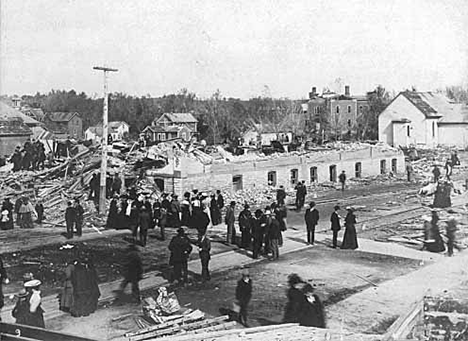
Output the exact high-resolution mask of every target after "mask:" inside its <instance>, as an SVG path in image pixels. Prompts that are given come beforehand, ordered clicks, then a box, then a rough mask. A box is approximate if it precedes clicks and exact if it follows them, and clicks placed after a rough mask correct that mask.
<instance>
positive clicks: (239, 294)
mask: <svg viewBox="0 0 468 341" xmlns="http://www.w3.org/2000/svg"><path fill="white" fill-rule="evenodd" d="M251 298H252V280H251V279H250V276H249V273H248V272H244V273H243V274H242V278H241V279H240V280H239V281H238V282H237V287H236V299H237V302H238V303H239V307H240V311H239V323H241V324H243V325H244V326H245V327H247V307H248V305H249V302H250V299H251Z"/></svg>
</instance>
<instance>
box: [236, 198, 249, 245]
mask: <svg viewBox="0 0 468 341" xmlns="http://www.w3.org/2000/svg"><path fill="white" fill-rule="evenodd" d="M238 221H239V229H240V231H241V247H242V248H244V249H248V248H250V244H251V241H252V212H250V206H249V205H248V204H245V205H244V209H243V210H242V211H241V213H240V214H239V219H238Z"/></svg>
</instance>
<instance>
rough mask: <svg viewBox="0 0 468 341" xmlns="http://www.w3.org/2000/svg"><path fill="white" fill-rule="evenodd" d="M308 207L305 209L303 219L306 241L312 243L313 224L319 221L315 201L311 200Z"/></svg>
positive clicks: (313, 236)
mask: <svg viewBox="0 0 468 341" xmlns="http://www.w3.org/2000/svg"><path fill="white" fill-rule="evenodd" d="M309 206H310V207H309V208H308V209H307V210H306V212H305V215H304V219H305V222H306V226H307V243H309V244H312V245H314V242H315V226H317V223H318V221H319V211H318V210H317V209H316V208H315V202H314V201H312V202H311V203H310V205H309Z"/></svg>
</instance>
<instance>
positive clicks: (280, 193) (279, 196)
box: [276, 185, 286, 205]
mask: <svg viewBox="0 0 468 341" xmlns="http://www.w3.org/2000/svg"><path fill="white" fill-rule="evenodd" d="M285 198H286V191H285V190H284V186H283V185H281V186H280V187H279V189H278V190H277V191H276V202H277V203H278V205H284V199H285Z"/></svg>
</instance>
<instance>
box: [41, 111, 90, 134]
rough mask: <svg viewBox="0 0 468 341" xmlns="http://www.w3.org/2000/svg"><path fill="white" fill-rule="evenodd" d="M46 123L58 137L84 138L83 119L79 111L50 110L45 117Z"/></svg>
mask: <svg viewBox="0 0 468 341" xmlns="http://www.w3.org/2000/svg"><path fill="white" fill-rule="evenodd" d="M44 123H45V125H46V127H47V128H48V129H49V131H51V132H52V133H53V134H54V135H55V137H56V138H58V139H67V138H73V139H76V140H81V139H82V138H83V121H82V120H81V117H80V114H79V113H77V112H49V113H46V115H45V117H44Z"/></svg>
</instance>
